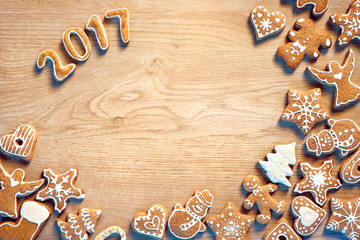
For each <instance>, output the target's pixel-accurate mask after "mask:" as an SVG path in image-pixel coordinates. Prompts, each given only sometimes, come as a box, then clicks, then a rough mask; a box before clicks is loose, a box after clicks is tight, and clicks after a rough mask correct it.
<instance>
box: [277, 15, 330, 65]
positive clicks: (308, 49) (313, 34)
mask: <svg viewBox="0 0 360 240" xmlns="http://www.w3.org/2000/svg"><path fill="white" fill-rule="evenodd" d="M295 27H297V28H300V29H299V30H298V31H293V30H290V31H289V32H288V38H289V39H290V41H291V42H290V43H287V44H284V45H282V46H280V47H279V48H278V50H277V52H276V54H277V55H278V56H279V57H280V58H282V59H283V60H284V61H285V63H286V66H288V67H289V68H293V69H294V68H296V67H297V66H298V65H299V64H300V62H301V61H302V60H303V59H304V56H305V54H306V55H308V56H309V57H311V58H312V59H318V57H319V56H320V51H319V48H320V46H321V47H323V48H326V49H328V48H330V47H331V45H332V42H331V37H330V35H329V34H328V33H326V32H324V31H319V30H315V23H314V22H313V21H312V20H311V19H309V18H299V19H298V20H296V23H295Z"/></svg>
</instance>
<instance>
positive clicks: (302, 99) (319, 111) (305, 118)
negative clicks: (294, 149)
mask: <svg viewBox="0 0 360 240" xmlns="http://www.w3.org/2000/svg"><path fill="white" fill-rule="evenodd" d="M280 118H281V119H282V120H284V121H287V122H293V123H295V124H296V125H297V126H298V128H299V129H300V130H301V131H302V132H303V133H304V134H307V133H308V132H309V131H310V130H311V129H312V128H313V126H314V125H315V123H317V122H320V121H323V120H326V119H328V118H329V114H328V113H327V112H326V111H325V108H324V106H323V105H322V104H321V89H320V88H314V89H312V90H310V91H307V92H302V91H299V90H295V89H289V91H288V105H287V106H286V108H285V110H284V111H283V113H282V114H281V116H280Z"/></svg>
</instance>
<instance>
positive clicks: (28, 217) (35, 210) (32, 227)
mask: <svg viewBox="0 0 360 240" xmlns="http://www.w3.org/2000/svg"><path fill="white" fill-rule="evenodd" d="M51 213H52V212H51V209H50V208H49V207H47V206H46V205H45V204H43V203H39V202H35V201H25V202H24V204H23V205H22V206H21V209H20V219H19V220H17V221H16V223H14V222H3V223H2V224H1V225H0V239H2V240H34V239H35V238H36V236H37V235H38V234H39V233H40V231H41V229H42V228H43V227H44V225H45V223H46V222H47V220H48V219H49V218H50V216H51Z"/></svg>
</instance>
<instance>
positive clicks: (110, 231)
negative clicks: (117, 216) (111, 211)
mask: <svg viewBox="0 0 360 240" xmlns="http://www.w3.org/2000/svg"><path fill="white" fill-rule="evenodd" d="M110 236H111V237H113V236H118V237H120V240H126V233H125V231H124V230H123V229H122V228H120V227H118V226H111V227H108V228H107V229H105V230H104V231H102V232H101V233H99V234H98V235H97V236H96V237H95V239H94V240H105V239H107V238H108V237H110Z"/></svg>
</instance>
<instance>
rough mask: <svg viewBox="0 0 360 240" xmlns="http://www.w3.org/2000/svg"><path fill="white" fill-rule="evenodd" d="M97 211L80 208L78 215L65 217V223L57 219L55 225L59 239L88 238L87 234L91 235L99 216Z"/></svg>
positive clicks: (99, 211) (79, 239) (74, 239)
mask: <svg viewBox="0 0 360 240" xmlns="http://www.w3.org/2000/svg"><path fill="white" fill-rule="evenodd" d="M101 212H102V211H101V210H99V209H89V208H82V209H80V211H79V215H75V214H72V213H70V214H69V215H68V216H67V221H66V222H65V221H63V220H61V219H59V218H57V219H56V223H57V225H58V227H59V230H60V237H61V239H62V240H87V239H89V236H88V234H87V233H93V232H94V227H95V225H96V223H97V221H98V219H99V217H100V215H101Z"/></svg>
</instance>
